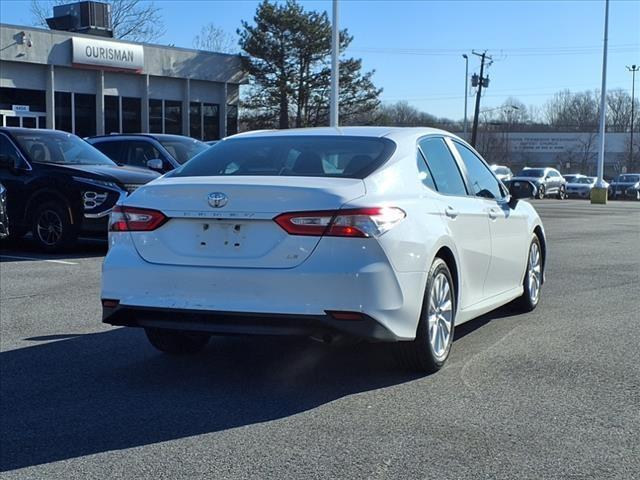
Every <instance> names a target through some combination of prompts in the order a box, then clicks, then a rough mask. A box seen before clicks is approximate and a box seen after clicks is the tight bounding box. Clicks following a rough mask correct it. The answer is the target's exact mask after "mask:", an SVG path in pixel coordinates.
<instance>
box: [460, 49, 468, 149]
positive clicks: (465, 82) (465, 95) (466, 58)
mask: <svg viewBox="0 0 640 480" xmlns="http://www.w3.org/2000/svg"><path fill="white" fill-rule="evenodd" d="M462 58H464V126H463V128H462V131H463V132H464V137H465V140H466V139H467V100H468V98H469V56H468V55H467V54H466V53H465V54H463V55H462Z"/></svg>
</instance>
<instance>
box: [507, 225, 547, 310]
mask: <svg viewBox="0 0 640 480" xmlns="http://www.w3.org/2000/svg"><path fill="white" fill-rule="evenodd" d="M534 245H535V247H534ZM534 248H537V251H538V252H539V265H540V276H539V284H538V293H537V295H535V296H534V295H533V294H532V290H531V288H529V287H530V282H532V281H533V280H532V278H531V275H530V274H529V271H530V267H531V260H532V258H531V255H532V253H531V252H532V250H533V249H534ZM543 276H544V256H543V253H542V247H541V246H540V239H539V238H538V236H537V235H534V236H533V239H532V240H531V244H530V245H529V250H527V269H526V271H525V273H524V280H523V281H522V287H523V288H524V292H523V293H522V296H521V297H519V298H517V299H516V300H515V301H514V303H513V306H514V307H515V308H516V309H517V310H518V311H521V312H530V311H532V310H534V309H535V308H536V307H537V306H538V303H540V291H541V287H542V278H543Z"/></svg>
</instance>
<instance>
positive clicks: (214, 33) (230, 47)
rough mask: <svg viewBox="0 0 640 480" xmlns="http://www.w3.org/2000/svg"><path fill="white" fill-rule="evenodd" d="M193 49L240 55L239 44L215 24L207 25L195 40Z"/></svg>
mask: <svg viewBox="0 0 640 480" xmlns="http://www.w3.org/2000/svg"><path fill="white" fill-rule="evenodd" d="M193 48H196V49H198V50H207V51H209V52H220V53H238V42H237V40H236V39H234V37H232V36H231V35H229V34H228V33H227V32H225V31H224V30H223V29H221V28H220V27H217V26H216V25H215V24H214V23H207V24H206V25H203V26H202V28H201V29H200V33H199V34H198V35H196V36H195V37H194V38H193Z"/></svg>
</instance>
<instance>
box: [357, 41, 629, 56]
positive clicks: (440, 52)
mask: <svg viewBox="0 0 640 480" xmlns="http://www.w3.org/2000/svg"><path fill="white" fill-rule="evenodd" d="M639 48H640V44H620V45H616V46H612V47H610V48H609V52H610V53H629V52H633V53H635V52H637V51H638V49H639ZM349 51H351V52H354V53H379V54H391V55H415V56H436V57H438V56H439V57H448V56H457V55H460V54H461V53H462V52H465V51H468V50H464V49H449V50H447V49H416V48H377V47H375V48H366V47H363V48H350V49H349ZM494 51H497V52H499V53H500V54H503V55H507V56H511V57H532V56H566V55H595V54H600V53H602V47H582V48H562V47H559V48H546V49H542V48H539V49H531V50H525V49H522V50H518V49H494Z"/></svg>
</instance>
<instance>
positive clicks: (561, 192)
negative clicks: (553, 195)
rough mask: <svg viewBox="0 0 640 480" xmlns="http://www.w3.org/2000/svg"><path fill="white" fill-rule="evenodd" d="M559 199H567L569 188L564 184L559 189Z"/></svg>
mask: <svg viewBox="0 0 640 480" xmlns="http://www.w3.org/2000/svg"><path fill="white" fill-rule="evenodd" d="M557 197H558V200H565V199H566V198H567V190H566V188H565V186H564V185H562V186H561V187H560V188H559V189H558V195H557Z"/></svg>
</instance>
